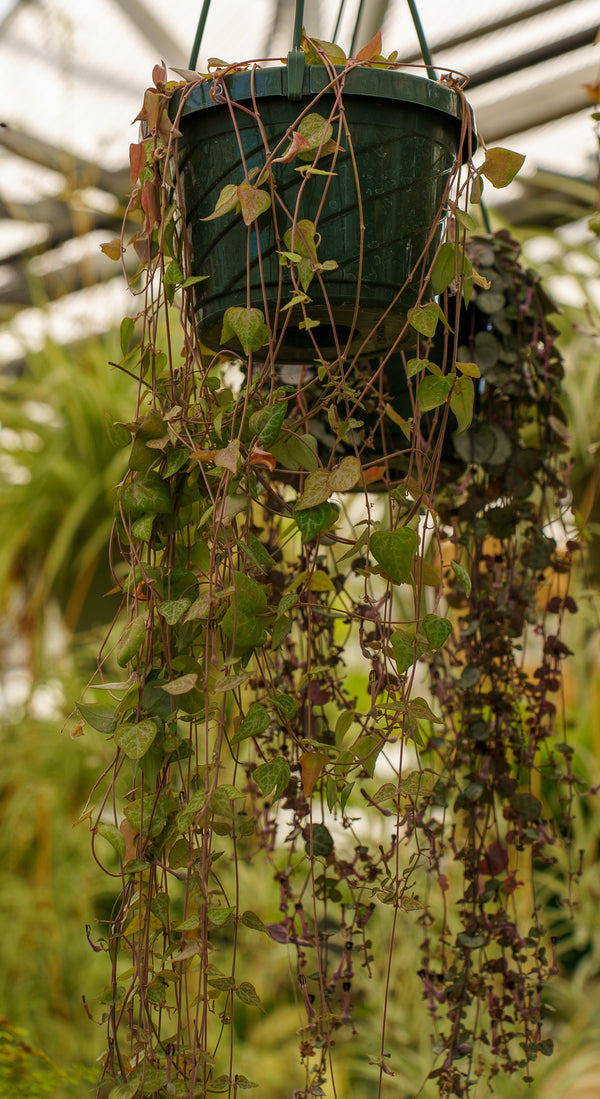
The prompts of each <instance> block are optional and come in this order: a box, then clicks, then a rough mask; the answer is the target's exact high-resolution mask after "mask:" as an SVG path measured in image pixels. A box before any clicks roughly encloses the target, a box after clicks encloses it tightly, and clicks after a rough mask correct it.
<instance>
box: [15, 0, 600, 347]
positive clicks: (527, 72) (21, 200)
mask: <svg viewBox="0 0 600 1099" xmlns="http://www.w3.org/2000/svg"><path fill="white" fill-rule="evenodd" d="M201 6H202V5H201V2H200V0H173V2H172V3H171V4H170V5H165V4H164V3H161V2H160V0H0V64H1V71H2V74H3V83H4V89H5V94H4V104H3V106H4V112H3V117H2V119H1V123H2V125H1V127H0V218H1V219H2V220H1V222H0V310H1V312H0V316H3V318H4V319H5V320H6V319H10V318H11V317H13V318H14V316H15V315H16V314H17V313H19V314H20V313H21V312H22V311H23V309H24V307H31V306H32V305H33V304H40V302H41V301H43V300H50V301H54V300H55V299H58V298H60V297H63V296H65V295H69V296H72V295H73V293H74V292H76V291H79V292H82V288H84V287H88V288H89V289H90V290H91V289H92V288H93V287H95V286H96V284H97V283H98V281H102V280H103V279H111V276H112V275H113V274H114V273H115V271H114V266H115V265H111V264H110V261H109V260H106V259H105V257H103V256H102V255H101V253H100V251H99V248H98V243H99V241H100V240H103V239H106V236H107V233H108V235H109V236H110V235H114V231H115V227H116V226H117V225H118V210H119V205H120V203H121V202H122V200H123V198H124V196H125V195H126V193H127V190H128V187H129V179H128V171H127V151H128V147H129V143H130V142H131V141H132V140H136V135H137V125H135V126H134V125H132V120H133V119H134V118H135V116H136V114H137V112H138V109H139V103H140V100H141V96H142V94H143V89H144V88H145V87H146V86H147V85H148V83H149V82H150V77H151V72H152V67H153V65H154V64H155V63H156V62H157V61H158V60H160V59H161V58H163V59H164V60H165V61H166V63H167V65H168V66H178V67H180V66H187V65H188V63H189V54H190V50H191V46H192V43H193V40H194V35H195V31H196V26H197V22H198V17H199V14H200V9H201ZM293 11H294V4H293V2H292V0H229V2H225V0H213V3H212V5H211V7H210V11H209V15H208V19H207V23H206V28H205V32H204V38H203V44H202V49H201V53H200V62H199V67H200V69H202V67H203V64H204V63H205V62H206V60H207V58H208V57H211V56H219V57H222V58H225V59H226V60H231V59H250V58H266V57H282V58H283V57H284V56H285V55H286V53H287V50H288V48H289V46H290V40H291V32H292V22H293ZM340 13H341V14H340ZM419 14H420V18H421V21H422V25H423V28H424V32H425V36H426V38H427V41H428V44H429V47H430V49H431V53H432V56H433V60H434V63H435V64H436V66H437V68H438V71H439V72H442V71H443V70H444V69H450V70H452V71H453V72H455V73H464V74H466V76H468V77H469V84H468V97H469V100H470V102H471V104H472V106H473V107H474V110H475V114H476V119H477V125H478V129H479V132H480V134H481V136H482V138H483V140H484V141H485V142H487V143H488V144H494V143H502V144H505V145H507V146H509V147H510V148H514V149H516V150H518V151H519V152H521V153H524V154H525V155H526V165H525V169H524V172H523V175H522V182H521V183H518V184H517V183H515V184H513V185H512V186H511V188H510V189H509V191H508V192H507V193H506V195H505V196H503V199H504V207H503V209H504V210H505V211H506V213H507V216H508V217H509V218H510V219H511V220H513V221H515V222H520V223H521V224H524V223H526V224H527V223H533V224H535V223H537V224H544V225H546V226H552V225H558V224H561V223H564V222H565V221H569V220H575V219H577V218H580V217H582V216H584V215H586V214H587V213H589V211H590V208H591V207H593V205H594V201H595V178H596V172H597V140H596V137H595V134H594V128H593V126H594V124H593V122H592V120H591V111H592V109H593V106H592V102H591V99H590V97H589V94H588V92H587V91H586V88H585V85H593V84H594V83H595V82H596V80H597V79H598V76H599V66H600V45H594V40H595V38H596V32H597V25H598V24H597V21H598V4H597V2H596V0H539V2H537V3H534V2H533V0H527V2H524V0H496V2H495V3H494V4H493V5H490V4H481V2H480V0H461V3H460V4H455V5H449V4H448V3H447V0H420V3H419ZM338 21H339V28H338V32H337V35H336V37H337V40H338V41H339V42H340V44H341V45H342V46H343V47H344V48H345V49H346V51H349V49H350V46H351V42H352V39H353V36H354V35H355V41H356V46H357V48H358V47H360V46H361V45H362V44H364V43H365V42H366V41H368V40H369V39H370V38H371V37H372V36H373V34H374V33H375V32H376V31H377V30H378V29H381V30H382V34H383V43H384V49H385V50H386V51H387V52H390V51H391V50H392V49H395V50H398V53H399V55H400V57H401V58H402V60H404V61H406V63H407V64H409V65H419V64H422V58H421V55H420V51H419V44H418V39H417V35H416V32H415V28H414V25H413V20H412V18H411V14H410V9H409V4H408V2H407V0H343V2H342V3H340V0H331V2H330V0H306V2H305V12H304V22H305V25H306V27H307V30H308V31H309V32H310V33H312V34H313V35H314V36H316V37H320V38H326V39H330V38H331V37H332V35H333V31H334V28H335V26H336V23H338ZM116 281H117V282H120V281H121V280H116ZM114 292H115V293H117V294H118V295H120V294H121V293H122V287H119V288H118V290H114ZM40 296H41V297H40ZM75 296H76V295H75ZM88 297H89V295H88ZM102 302H103V304H100V299H99V303H98V304H97V305H94V306H93V307H92V308H91V309H90V306H89V303H87V304H85V306H84V307H83V313H84V314H85V318H86V321H85V323H87V324H88V325H91V326H92V327H94V323H95V324H96V327H97V328H98V329H99V330H100V329H101V328H102V327H103V326H106V323H107V320H108V321H110V311H111V307H110V305H109V304H107V303H106V301H105V300H104V299H102ZM121 305H122V300H119V302H118V304H117V305H116V307H115V312H118V311H119V310H120V309H121ZM96 309H97V310H98V311H99V313H100V314H101V316H100V315H99V316H98V318H97V320H96V321H95V322H94V317H93V314H94V312H95V310H96ZM27 313H28V314H32V313H33V311H32V310H31V308H29V309H27ZM30 320H31V323H33V320H32V319H31V318H30ZM7 347H8V350H7ZM13 355H14V349H13V350H11V348H10V346H8V345H6V346H3V344H2V341H1V340H0V359H4V360H6V359H7V358H11V356H13Z"/></svg>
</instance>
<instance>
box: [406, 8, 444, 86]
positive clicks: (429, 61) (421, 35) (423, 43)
mask: <svg viewBox="0 0 600 1099" xmlns="http://www.w3.org/2000/svg"><path fill="white" fill-rule="evenodd" d="M408 7H409V9H410V14H411V15H412V21H413V23H414V27H415V30H416V32H417V38H418V39H419V46H420V47H421V53H422V55H423V61H424V62H425V64H426V66H427V75H428V77H429V78H430V80H437V73H436V71H435V69H434V67H433V57H432V56H431V52H430V50H429V46H428V45H427V39H426V38H425V31H424V30H423V24H422V23H421V18H420V16H419V13H418V11H417V5H416V3H415V0H408Z"/></svg>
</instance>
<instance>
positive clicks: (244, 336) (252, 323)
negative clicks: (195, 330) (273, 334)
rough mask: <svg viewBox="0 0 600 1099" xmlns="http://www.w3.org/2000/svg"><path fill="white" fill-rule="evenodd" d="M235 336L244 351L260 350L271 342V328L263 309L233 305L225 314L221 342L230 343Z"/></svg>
mask: <svg viewBox="0 0 600 1099" xmlns="http://www.w3.org/2000/svg"><path fill="white" fill-rule="evenodd" d="M234 336H236V337H237V339H238V340H239V341H240V343H241V345H242V348H243V350H244V353H245V354H246V355H249V354H250V352H251V351H259V350H260V348H261V347H264V346H265V344H267V343H268V342H269V329H268V328H267V326H266V324H265V315H264V313H263V312H262V310H261V309H242V308H241V307H240V306H231V308H230V309H226V310H225V313H224V315H223V329H222V331H221V343H222V344H226V343H228V342H229V341H230V340H231V339H232V338H233V337H234Z"/></svg>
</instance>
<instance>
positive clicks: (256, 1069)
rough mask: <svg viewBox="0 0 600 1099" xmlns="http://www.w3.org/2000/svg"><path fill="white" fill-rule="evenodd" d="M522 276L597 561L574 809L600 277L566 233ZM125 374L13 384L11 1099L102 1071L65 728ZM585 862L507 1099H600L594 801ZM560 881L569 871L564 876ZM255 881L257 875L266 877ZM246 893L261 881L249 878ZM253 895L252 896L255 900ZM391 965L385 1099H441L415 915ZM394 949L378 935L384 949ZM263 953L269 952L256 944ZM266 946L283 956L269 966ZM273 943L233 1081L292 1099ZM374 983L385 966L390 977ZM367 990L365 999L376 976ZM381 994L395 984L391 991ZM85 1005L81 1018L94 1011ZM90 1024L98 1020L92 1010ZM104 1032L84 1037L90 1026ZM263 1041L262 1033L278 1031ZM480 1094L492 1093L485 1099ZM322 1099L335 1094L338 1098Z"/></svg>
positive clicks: (101, 915) (370, 1040)
mask: <svg viewBox="0 0 600 1099" xmlns="http://www.w3.org/2000/svg"><path fill="white" fill-rule="evenodd" d="M521 239H522V240H523V243H524V248H525V255H526V257H527V258H529V260H530V262H531V263H532V265H534V266H535V267H536V268H538V269H539V270H540V271H541V272H542V273H543V275H544V277H545V279H546V281H547V285H548V287H549V289H550V290H551V292H552V293H553V295H554V296H555V298H556V299H557V300H558V301H560V302H561V303H562V313H561V315H560V317H559V321H558V323H559V325H560V326H561V329H562V332H563V336H562V350H563V353H564V355H565V358H566V361H567V385H566V391H567V399H566V404H567V407H566V409H565V411H566V416H567V421H568V426H569V431H570V435H571V459H570V460H571V463H572V470H571V486H572V491H573V501H572V508H573V512H574V516H575V519H574V521H575V522H576V523H577V525H578V527H579V529H580V533H581V537H582V540H583V543H584V545H585V555H584V558H583V560H582V564H581V568H580V570H579V572H578V574H577V576H576V577H575V587H574V589H573V595H574V597H575V598H576V599H577V601H578V604H579V613H578V614H577V615H574V616H572V620H571V622H572V624H571V627H570V628H571V634H570V636H569V638H568V643H569V647H570V648H571V649H572V650H573V653H574V655H573V656H572V657H571V659H570V662H569V666H568V668H567V671H566V682H565V699H564V703H565V713H566V721H567V727H568V731H569V740H570V742H571V743H572V744H573V746H574V748H575V751H576V763H577V766H576V767H575V770H576V772H577V774H578V775H579V776H580V779H581V782H580V789H581V791H584V792H585V791H586V790H588V789H589V788H590V787H594V785H595V784H596V783H598V782H599V781H600V705H599V703H600V646H599V637H600V634H599V631H598V617H597V604H596V601H595V600H596V591H597V585H598V579H599V578H600V491H599V479H600V468H599V464H598V453H597V452H598V448H599V447H600V368H599V352H600V315H599V313H598V310H597V307H596V305H595V304H594V300H593V291H594V290H595V289H597V287H598V286H600V260H599V258H598V254H597V249H596V246H595V244H594V243H591V241H590V234H589V233H588V232H587V231H586V230H582V229H580V234H579V238H577V237H576V236H574V234H573V227H572V226H571V227H569V229H568V231H565V232H564V233H562V234H561V232H554V231H553V232H552V233H551V234H547V235H546V236H543V235H542V234H541V233H540V230H539V229H536V232H535V234H527V232H525V231H523V232H522V233H521ZM118 358H120V352H119V340H118V333H116V332H115V333H109V334H108V335H106V336H105V337H102V338H90V339H88V340H85V341H83V342H81V343H80V344H79V345H77V346H76V347H74V348H69V349H65V348H63V347H60V346H58V345H55V344H47V345H46V346H45V347H44V348H43V350H40V351H39V352H37V353H36V354H34V355H33V354H32V355H29V356H28V357H27V359H26V360H25V361H24V362H23V363H21V364H19V365H18V366H17V367H15V368H14V369H5V370H4V371H3V372H1V373H0V509H1V513H2V515H3V517H4V519H3V531H2V538H1V539H0V603H1V612H2V613H1V626H0V657H1V664H0V744H1V748H2V767H1V768H0V915H1V919H2V929H3V933H2V936H1V937H0V1016H1V1017H0V1099H4V1097H6V1099H8V1097H9V1096H10V1097H21V1096H23V1099H25V1097H27V1099H37V1097H38V1096H45V1095H53V1096H55V1097H56V1099H75V1097H81V1099H83V1097H84V1096H92V1095H93V1094H94V1093H95V1089H94V1079H95V1078H96V1070H95V1060H96V1058H97V1057H98V1056H99V1055H100V1054H101V1052H102V1049H103V1045H104V1033H103V1027H102V1025H101V1020H102V1010H103V1009H102V1003H101V998H102V991H103V988H104V985H105V983H106V979H107V977H108V969H107V964H106V958H105V955H104V954H100V953H97V952H95V951H94V949H93V948H92V946H91V945H90V942H89V941H88V936H87V934H86V925H87V926H88V927H89V929H90V931H89V937H90V939H91V942H92V943H95V942H96V941H97V939H98V938H99V937H101V935H102V927H103V923H104V921H106V920H108V919H110V913H111V908H112V904H113V900H114V896H113V892H111V881H110V878H107V877H106V875H104V874H103V873H102V872H101V870H100V869H99V868H98V867H97V866H96V864H95V862H94V860H93V857H92V854H91V850H90V844H89V837H88V834H87V826H86V821H85V819H84V820H83V821H82V822H81V823H79V824H77V825H75V822H76V821H77V820H78V818H79V817H80V816H81V815H82V813H83V812H84V809H85V805H86V801H87V798H88V795H89V792H90V790H91V788H92V786H93V784H94V782H95V780H96V779H97V777H98V775H99V774H101V772H102V770H103V767H104V766H105V764H107V763H108V760H109V755H110V754H111V753H110V752H108V751H107V745H106V742H105V740H104V739H103V737H102V736H101V735H100V734H91V733H90V732H89V731H88V732H86V735H85V736H84V737H79V736H75V737H71V735H70V734H71V733H72V732H74V731H75V732H77V728H76V717H75V716H74V715H73V706H74V702H75V700H76V699H77V698H79V697H80V695H81V693H82V691H83V690H84V688H85V684H86V682H87V681H88V679H89V677H90V675H91V673H92V670H93V660H94V652H95V651H96V650H97V642H98V640H99V638H101V636H102V635H103V632H104V627H105V625H106V624H107V623H109V622H110V620H111V619H112V617H113V614H114V613H115V610H116V607H117V602H116V599H115V596H114V595H112V596H111V595H110V594H108V593H109V592H110V590H111V588H113V586H114V580H113V578H112V575H111V570H110V567H109V560H108V551H107V544H108V537H109V532H110V528H111V524H112V511H113V486H115V485H116V484H117V483H118V482H119V480H120V478H121V476H122V473H123V471H124V469H125V464H126V456H125V452H124V451H121V450H117V449H115V448H114V447H113V445H112V444H111V443H110V441H109V438H108V435H107V432H106V425H105V415H106V413H107V412H108V413H109V414H110V416H111V417H112V419H113V420H116V421H127V420H129V419H131V418H132V416H133V414H134V411H135V402H136V388H135V383H134V382H133V381H132V380H131V378H129V377H127V376H126V375H125V374H123V373H120V372H119V371H118V370H116V369H115V368H113V367H111V366H109V365H108V364H109V363H111V362H113V361H115V360H117V359H118ZM551 796H552V792H551V791H548V798H549V799H551ZM572 840H573V842H572V845H571V849H570V851H569V852H568V854H567V855H563V856H560V857H559V861H558V863H557V865H556V867H555V868H554V871H553V872H552V873H551V874H550V873H548V874H547V875H546V878H545V881H544V897H543V903H544V905H545V908H546V913H547V923H548V926H549V927H550V930H551V933H552V934H553V935H554V936H555V937H556V949H557V951H558V957H559V961H560V975H559V977H558V978H557V979H556V980H555V982H554V983H553V985H552V986H551V988H550V989H549V991H548V993H547V1001H548V1005H547V1006H548V1023H547V1028H548V1035H549V1036H551V1037H553V1038H554V1040H555V1049H556V1052H555V1054H554V1056H553V1057H551V1058H548V1059H545V1058H544V1059H543V1063H539V1064H538V1065H537V1066H536V1068H535V1072H534V1075H535V1082H534V1084H533V1086H532V1087H531V1088H529V1087H527V1086H526V1085H525V1084H521V1083H520V1082H519V1081H518V1080H517V1079H512V1080H510V1081H504V1080H503V1079H501V1078H499V1079H498V1081H497V1086H496V1093H497V1094H498V1095H499V1096H501V1097H506V1099H508V1097H509V1096H510V1097H511V1099H520V1097H521V1096H522V1097H523V1099H524V1097H525V1095H527V1096H529V1097H530V1099H551V1097H552V1099H592V1097H594V1099H597V1096H598V1095H600V1067H599V1065H598V1057H597V1050H598V1043H599V1041H600V904H599V903H598V902H599V899H600V863H599V860H598V856H599V852H600V800H599V799H598V797H597V796H596V797H594V796H582V798H581V799H580V801H579V802H578V804H577V815H576V819H575V821H574V825H573V837H572ZM567 857H569V858H571V860H572V862H573V864H575V865H577V864H579V862H581V878H580V883H579V887H578V890H577V895H576V896H575V897H574V898H572V900H571V898H569V897H568V896H566V885H565V883H566V881H567V880H568V867H567V864H566V862H565V859H566V858H567ZM561 860H562V861H561ZM255 869H256V868H254V870H255ZM244 872H245V873H247V874H248V875H250V873H251V872H252V868H248V867H246V868H245V869H244ZM262 881H264V885H263V886H261V889H262V893H261V896H260V898H257V900H256V901H255V902H254V903H253V907H255V908H256V910H257V911H258V912H259V913H260V914H261V916H262V917H263V919H265V921H267V920H272V919H275V918H276V915H277V905H278V896H277V893H276V887H275V886H274V885H273V883H270V882H269V881H268V880H267V879H266V878H265V877H264V876H263V878H262ZM248 888H249V889H250V888H251V889H255V885H253V884H252V883H251V881H250V879H249V884H248ZM404 915H405V923H404V924H403V927H402V935H401V938H400V940H399V941H397V942H396V943H395V951H396V969H395V972H396V979H395V982H394V984H393V987H392V989H391V993H390V1000H389V1007H388V1025H389V1041H388V1050H389V1052H390V1064H391V1065H393V1066H394V1069H395V1076H394V1077H393V1078H392V1077H390V1078H388V1082H387V1084H386V1086H387V1090H388V1091H389V1093H390V1095H391V1094H392V1092H393V1094H394V1095H396V1096H398V1097H399V1099H412V1097H415V1096H416V1095H417V1094H418V1095H419V1096H421V1097H422V1099H430V1097H433V1096H434V1095H435V1094H437V1092H436V1089H435V1086H434V1085H433V1083H432V1084H427V1083H426V1084H425V1085H424V1086H423V1081H424V1080H425V1078H426V1076H427V1073H428V1071H429V1070H430V1068H431V1067H432V1066H431V1045H432V1039H433V1042H434V1043H435V1036H434V1035H432V1033H431V1032H432V1025H431V1021H430V1019H429V1017H428V1014H427V1010H426V1008H425V1006H424V1005H423V1003H422V999H421V987H420V980H419V977H418V976H417V973H416V972H415V971H416V969H417V968H418V966H415V957H416V956H417V955H418V951H419V941H420V937H421V933H420V929H419V926H418V923H417V915H418V914H417V913H414V914H404ZM385 931H386V929H385V927H378V928H373V929H372V930H371V929H370V934H371V936H372V937H373V938H374V939H375V938H379V936H383V937H384V938H385ZM257 939H258V940H261V941H262V936H257ZM267 945H269V946H270V949H267ZM273 946H274V944H273V943H272V942H271V943H270V944H268V943H267V939H266V937H265V939H264V947H265V948H264V949H263V950H260V943H256V949H255V952H254V954H253V955H252V957H248V958H246V959H243V961H242V968H244V969H245V970H246V972H247V973H248V975H250V974H252V980H253V981H254V982H255V983H256V986H257V988H258V990H259V993H260V995H261V998H262V999H263V1001H265V1003H266V1005H267V1006H268V1007H273V1006H275V1005H276V1006H277V1010H276V1012H272V1011H269V1012H268V1015H267V1016H265V1017H264V1019H263V1017H262V1016H258V1017H257V1013H256V1012H247V1013H246V1014H242V1013H240V1015H239V1018H238V1022H237V1027H238V1031H237V1038H238V1041H239V1043H240V1046H241V1054H240V1060H242V1061H243V1064H244V1071H245V1072H246V1073H247V1075H248V1076H249V1077H250V1079H252V1078H255V1079H260V1080H261V1081H262V1082H266V1081H268V1082H269V1096H270V1099H288V1097H289V1095H290V1094H291V1089H292V1087H293V1086H294V1085H293V1084H292V1083H291V1079H292V1078H293V1070H292V1068H291V1066H292V1065H293V1064H294V1063H295V1058H296V1048H297V1045H296V1031H297V1029H298V1027H299V1026H300V1022H301V1013H300V1011H299V1010H298V1009H297V1008H296V1006H295V1005H294V1004H292V1003H290V1002H289V999H288V987H289V986H288V964H289V962H288V957H287V948H286V947H285V946H280V947H279V948H278V949H277V950H273V949H272V948H273ZM376 964H377V963H376ZM364 980H365V981H366V980H367V977H366V974H365V977H364ZM372 980H373V981H375V982H377V981H380V982H382V992H381V997H378V996H371V1000H372V1001H375V1002H377V1001H379V1002H381V1003H383V969H382V971H381V973H378V972H377V971H376V969H375V970H374V972H373V977H372ZM84 996H85V999H86V1002H85V1003H84V1000H83V998H82V997H84ZM86 1004H87V1008H89V1013H88V1011H87V1009H86ZM90 1016H91V1017H90ZM265 1019H268V1022H267V1021H265ZM380 1022H381V1019H380V1018H379V1017H374V1016H373V1015H372V1014H369V1013H367V1012H366V1010H363V1009H362V1006H361V1002H360V996H359V998H358V1003H357V1004H356V1009H355V1016H354V1026H355V1030H356V1033H355V1034H352V1036H351V1040H349V1041H348V1040H344V1037H343V1036H341V1037H340V1042H339V1045H340V1046H342V1045H343V1047H344V1051H345V1052H344V1053H343V1054H342V1055H341V1059H340V1074H339V1076H338V1079H337V1088H338V1090H337V1095H338V1097H339V1099H345V1097H350V1096H352V1099H373V1097H374V1096H375V1095H376V1093H377V1083H376V1080H377V1069H376V1067H375V1066H373V1065H369V1057H370V1056H372V1055H376V1054H377V1051H378V1033H379V1027H380ZM484 1094H488V1092H487V1088H485V1087H484V1086H483V1085H482V1090H481V1095H484ZM326 1095H327V1097H328V1099H329V1092H326Z"/></svg>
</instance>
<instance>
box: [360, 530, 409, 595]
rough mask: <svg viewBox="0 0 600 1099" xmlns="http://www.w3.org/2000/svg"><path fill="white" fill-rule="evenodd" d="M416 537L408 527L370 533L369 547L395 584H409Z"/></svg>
mask: <svg viewBox="0 0 600 1099" xmlns="http://www.w3.org/2000/svg"><path fill="white" fill-rule="evenodd" d="M418 544H419V542H418V538H417V535H416V533H415V531H414V530H411V528H410V527H401V528H400V530H378V531H375V533H374V534H372V535H371V540H370V543H369V549H370V551H371V553H372V554H373V557H374V558H375V560H376V561H377V563H378V564H379V565H381V567H382V569H383V570H384V572H385V573H386V574H387V576H389V578H390V580H393V581H394V583H396V584H409V583H410V581H411V576H412V563H413V558H414V556H415V554H416V552H417V547H418Z"/></svg>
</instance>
